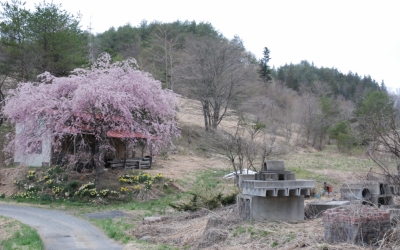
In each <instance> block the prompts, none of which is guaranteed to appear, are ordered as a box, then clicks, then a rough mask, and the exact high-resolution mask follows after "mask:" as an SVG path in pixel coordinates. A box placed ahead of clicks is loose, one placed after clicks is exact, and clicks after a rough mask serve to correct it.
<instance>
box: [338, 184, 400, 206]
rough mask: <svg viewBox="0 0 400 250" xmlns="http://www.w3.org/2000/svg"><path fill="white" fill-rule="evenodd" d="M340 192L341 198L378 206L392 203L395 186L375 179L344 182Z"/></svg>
mask: <svg viewBox="0 0 400 250" xmlns="http://www.w3.org/2000/svg"><path fill="white" fill-rule="evenodd" d="M340 193H341V200H348V201H352V202H353V201H358V202H360V203H362V204H374V205H376V206H379V207H380V206H382V205H385V206H387V205H393V204H394V200H393V195H394V194H395V186H394V185H390V184H387V183H382V182H376V181H366V182H357V183H344V184H343V185H342V188H341V189H340Z"/></svg>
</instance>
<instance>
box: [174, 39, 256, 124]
mask: <svg viewBox="0 0 400 250" xmlns="http://www.w3.org/2000/svg"><path fill="white" fill-rule="evenodd" d="M255 71H256V68H255V66H254V65H253V64H251V63H250V61H249V57H248V53H247V52H246V51H245V50H244V48H243V47H242V46H241V45H240V44H238V43H236V40H233V41H225V40H216V39H213V38H207V37H202V38H191V39H189V40H188V41H187V47H186V49H185V55H184V60H183V63H182V67H181V68H180V76H181V81H182V84H184V86H185V87H187V88H188V90H189V92H190V93H191V94H192V97H193V98H195V99H198V100H200V102H201V104H202V109H203V115H204V125H205V128H206V130H207V131H209V130H213V129H217V127H218V125H219V124H220V122H221V120H222V119H223V118H224V117H225V116H226V115H227V110H228V108H229V107H230V106H231V105H232V104H233V103H234V102H235V101H237V100H238V99H239V96H240V94H241V93H242V92H243V90H244V86H245V83H246V82H247V81H249V80H251V79H252V77H253V76H254V75H256V72H255Z"/></svg>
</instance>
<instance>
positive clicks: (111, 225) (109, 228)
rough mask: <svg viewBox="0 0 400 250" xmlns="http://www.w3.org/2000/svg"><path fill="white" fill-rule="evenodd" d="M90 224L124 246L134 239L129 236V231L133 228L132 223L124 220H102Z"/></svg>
mask: <svg viewBox="0 0 400 250" xmlns="http://www.w3.org/2000/svg"><path fill="white" fill-rule="evenodd" d="M92 222H93V223H94V224H95V225H96V226H98V227H99V228H101V229H103V230H104V232H105V233H106V234H107V236H108V237H110V238H111V239H114V240H116V241H119V242H122V243H124V244H126V243H128V242H129V241H131V240H134V239H135V237H134V236H133V235H130V234H129V229H132V228H134V225H133V224H132V223H127V222H126V221H124V219H103V220H92Z"/></svg>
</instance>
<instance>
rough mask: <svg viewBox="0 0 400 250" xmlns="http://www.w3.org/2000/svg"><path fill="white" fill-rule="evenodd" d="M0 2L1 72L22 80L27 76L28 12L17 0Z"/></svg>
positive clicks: (23, 4)
mask: <svg viewBox="0 0 400 250" xmlns="http://www.w3.org/2000/svg"><path fill="white" fill-rule="evenodd" d="M0 3H1V7H2V8H3V10H2V11H1V12H0V18H1V20H2V22H1V23H0V36H1V46H0V53H1V68H0V69H1V73H2V74H4V75H12V76H13V77H14V78H16V79H17V80H18V81H20V80H22V81H23V80H25V79H26V77H27V58H28V56H27V55H28V51H29V47H28V45H29V39H28V30H27V25H28V19H29V17H30V12H29V11H28V10H26V9H25V3H23V2H21V1H18V0H12V1H11V2H7V1H6V2H0Z"/></svg>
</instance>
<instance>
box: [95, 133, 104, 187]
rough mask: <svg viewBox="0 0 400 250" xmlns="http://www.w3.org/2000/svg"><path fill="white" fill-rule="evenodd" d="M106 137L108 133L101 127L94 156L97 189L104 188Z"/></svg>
mask: <svg viewBox="0 0 400 250" xmlns="http://www.w3.org/2000/svg"><path fill="white" fill-rule="evenodd" d="M105 139H106V133H105V131H104V130H103V129H101V134H100V140H99V141H96V142H95V154H94V156H93V158H94V164H95V170H96V178H95V183H94V184H95V186H96V189H98V190H99V189H101V188H102V185H103V183H102V181H103V175H104V155H105V150H104V140H105Z"/></svg>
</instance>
